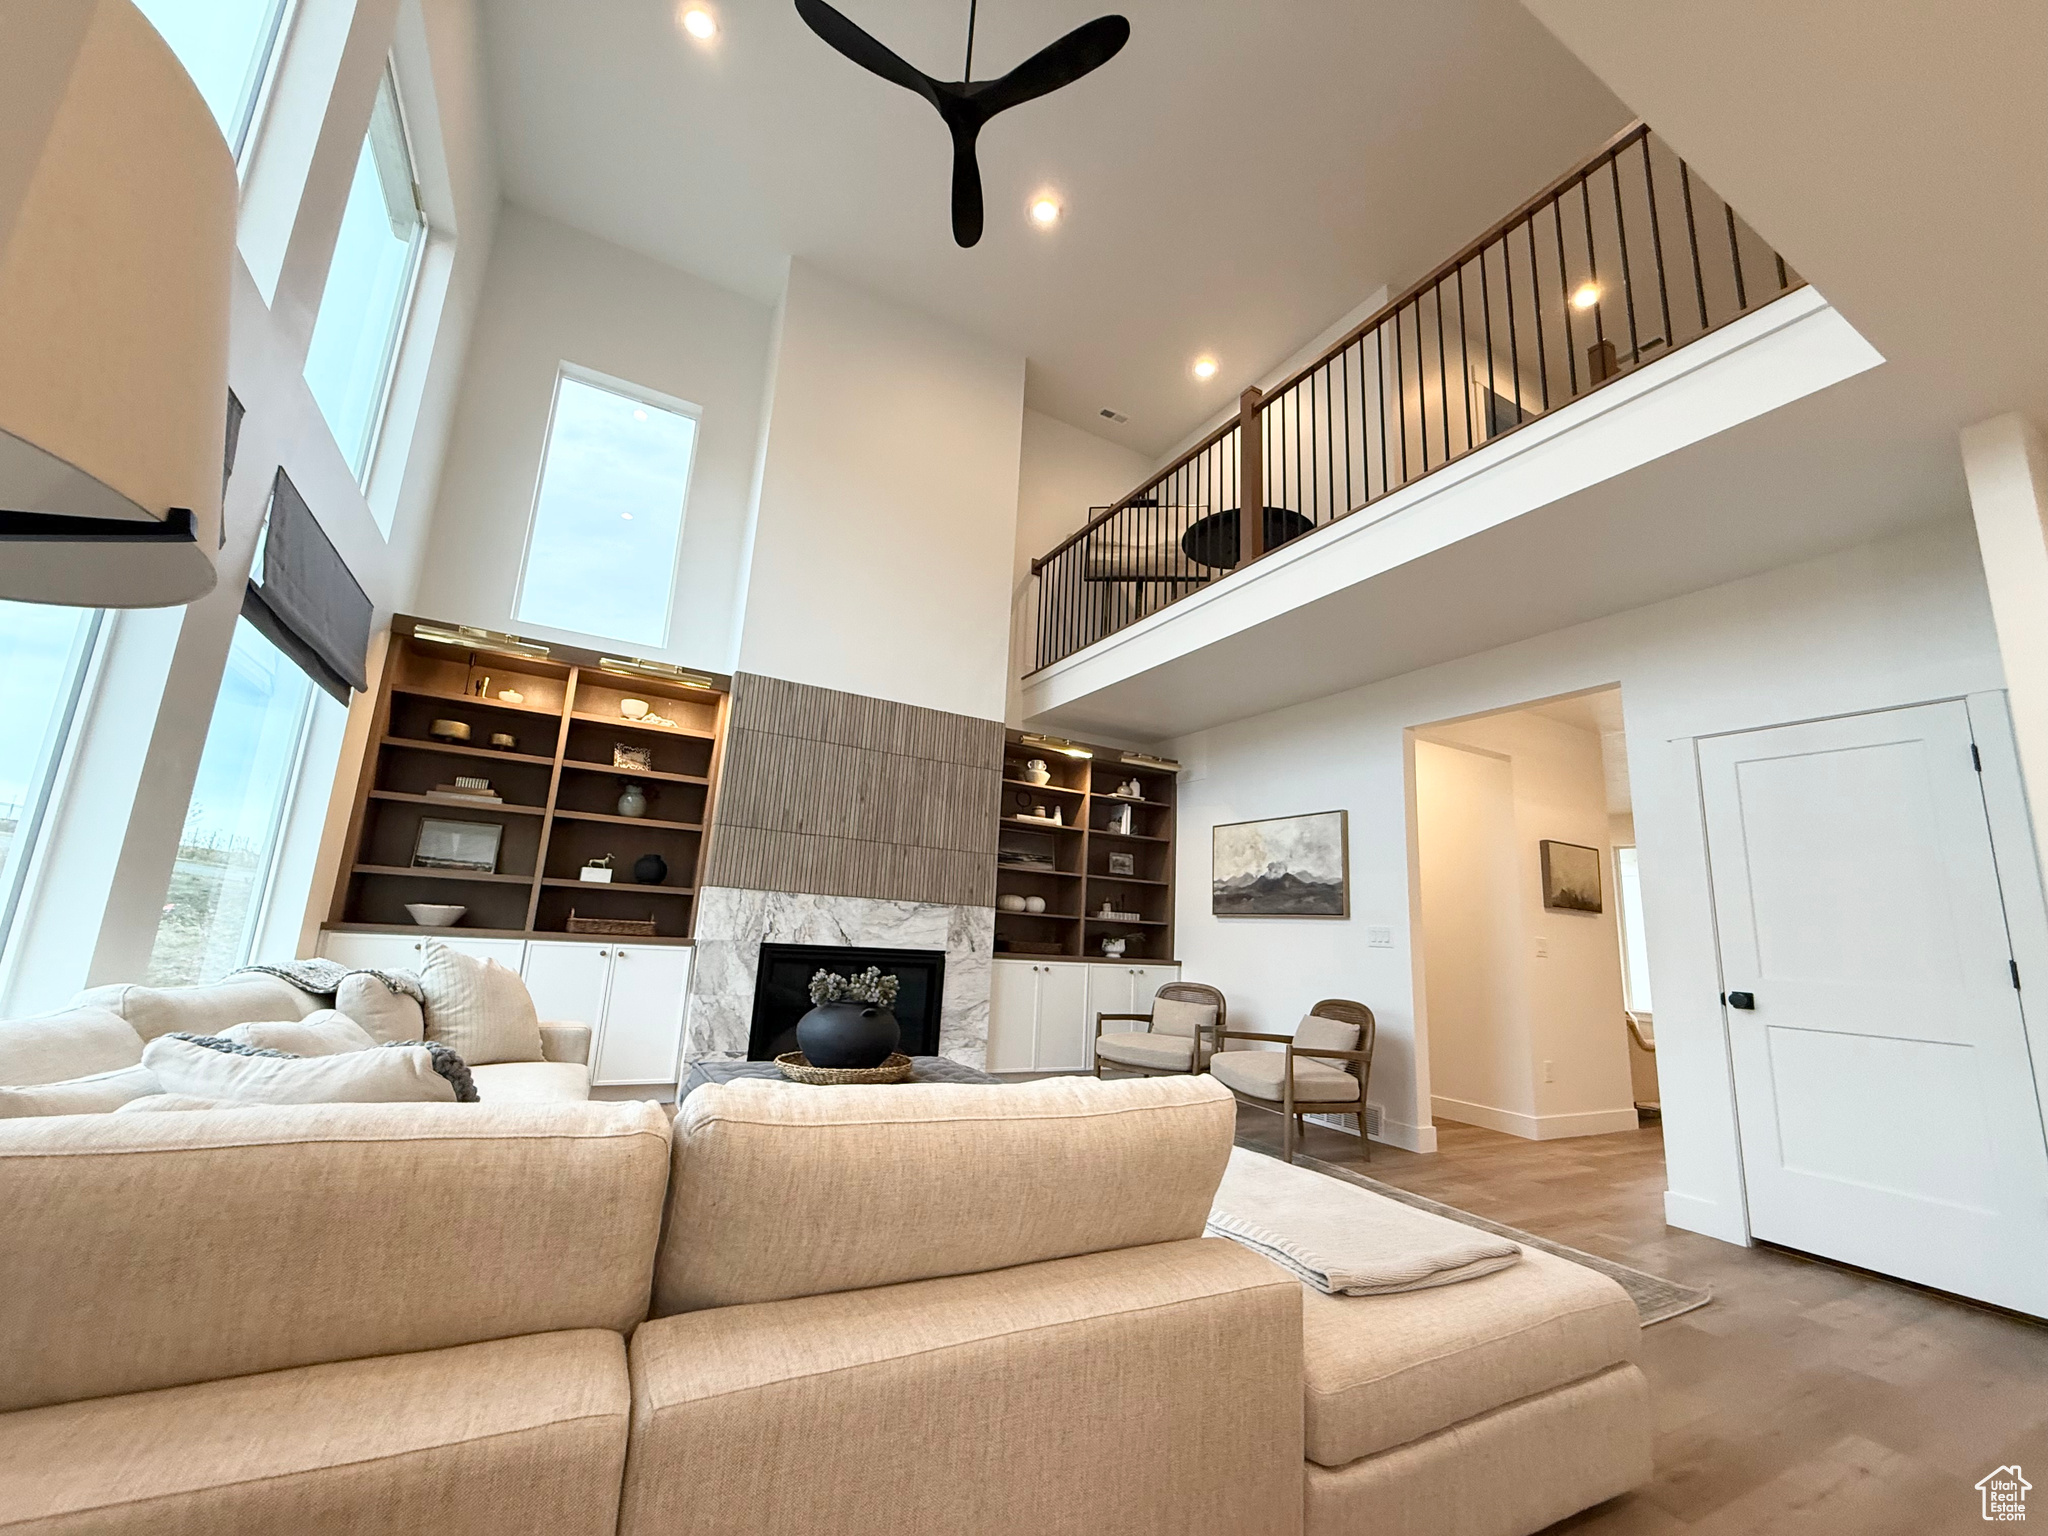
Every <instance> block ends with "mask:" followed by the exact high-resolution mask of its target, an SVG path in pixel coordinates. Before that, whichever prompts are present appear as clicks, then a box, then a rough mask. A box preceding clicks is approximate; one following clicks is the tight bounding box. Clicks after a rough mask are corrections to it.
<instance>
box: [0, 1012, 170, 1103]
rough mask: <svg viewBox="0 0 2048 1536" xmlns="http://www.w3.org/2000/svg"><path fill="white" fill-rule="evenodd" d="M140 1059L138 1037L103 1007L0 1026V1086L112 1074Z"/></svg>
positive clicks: (125, 1023)
mask: <svg viewBox="0 0 2048 1536" xmlns="http://www.w3.org/2000/svg"><path fill="white" fill-rule="evenodd" d="M141 1060H142V1037H141V1036H140V1035H138V1034H136V1033H135V1031H134V1030H132V1029H130V1028H129V1027H128V1024H127V1021H126V1020H124V1019H123V1018H122V1017H121V1016H120V1015H119V1014H117V1013H112V1012H110V1011H108V1010H107V1009H105V1008H66V1009H65V1010H64V1011H63V1012H61V1013H45V1014H41V1015H39V1016H37V1017H36V1018H33V1019H10V1020H7V1021H6V1022H4V1023H0V1083H4V1084H8V1085H10V1086H19V1087H26V1086H28V1085H30V1084H32V1083H61V1082H63V1081H64V1080H65V1079H67V1078H73V1077H93V1076H96V1075H98V1074H99V1073H101V1072H118V1071H119V1070H120V1069H121V1068H123V1067H132V1066H134V1065H135V1064H136V1063H137V1062H139V1061H141Z"/></svg>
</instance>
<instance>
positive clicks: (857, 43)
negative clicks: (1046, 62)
mask: <svg viewBox="0 0 2048 1536" xmlns="http://www.w3.org/2000/svg"><path fill="white" fill-rule="evenodd" d="M796 13H797V15H799V16H801V17H803V19H804V24H805V25H806V26H808V27H809V28H810V29H811V30H812V31H813V32H815V33H817V34H818V36H819V37H821V38H823V39H824V40H825V41H826V42H827V43H828V44H830V45H831V46H832V47H833V48H836V49H837V50H838V51H839V52H841V53H843V54H844V55H846V57H847V58H849V59H851V60H853V62H854V63H856V64H858V65H859V66H860V67H861V68H862V69H865V70H869V71H871V72H872V73H874V74H877V75H880V76H881V77H882V78H883V79H884V80H887V81H889V82H891V83H892V84H895V85H900V86H902V87H903V88H904V89H905V90H909V91H915V92H917V94H918V95H920V96H922V97H923V98H924V99H925V100H926V101H928V102H930V103H931V104H932V105H933V106H935V107H936V106H938V105H939V91H938V83H937V82H936V81H934V80H933V79H932V77H931V76H930V75H928V74H926V73H925V72H924V71H923V70H921V69H919V68H918V67H917V66H916V65H914V64H911V63H909V62H908V61H906V60H904V59H902V58H899V57H898V56H897V55H896V54H895V53H894V52H893V51H891V50H890V49H889V48H886V47H884V46H883V45H882V44H881V43H878V42H876V41H875V40H874V39H873V38H872V37H870V36H868V34H867V33H865V32H863V31H862V30H861V29H860V28H859V27H857V26H855V25H854V24H853V23H852V22H851V21H848V20H847V19H846V18H845V17H844V16H842V15H840V14H839V12H837V11H835V10H833V9H832V7H831V6H829V5H827V4H826V3H825V0H796ZM1055 46H1057V45H1055Z"/></svg>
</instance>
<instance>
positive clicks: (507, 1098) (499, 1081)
mask: <svg viewBox="0 0 2048 1536" xmlns="http://www.w3.org/2000/svg"><path fill="white" fill-rule="evenodd" d="M469 1075H470V1076H471V1077H473V1078H475V1079H476V1096H477V1097H478V1098H479V1099H481V1100H482V1101H483V1102H484V1103H486V1104H574V1103H579V1102H581V1101H582V1100H584V1099H587V1098H589V1097H590V1068H588V1067H586V1066H584V1065H583V1063H581V1062H580V1061H498V1062H493V1063H491V1064H490V1065H489V1066H483V1067H471V1068H470V1069H469Z"/></svg>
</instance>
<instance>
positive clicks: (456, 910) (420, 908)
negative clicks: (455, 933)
mask: <svg viewBox="0 0 2048 1536" xmlns="http://www.w3.org/2000/svg"><path fill="white" fill-rule="evenodd" d="M405 910H406V911H408V912H410V913H411V914H412V920H413V921H414V922H416V923H418V924H419V925H420V926H421V927H422V928H453V927H454V926H455V925H456V924H457V923H459V922H461V921H462V914H463V913H465V912H467V911H468V910H469V908H467V907H445V906H441V905H440V904H438V903H436V902H431V901H408V902H407V903H406V904H405Z"/></svg>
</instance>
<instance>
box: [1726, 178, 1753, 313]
mask: <svg viewBox="0 0 2048 1536" xmlns="http://www.w3.org/2000/svg"><path fill="white" fill-rule="evenodd" d="M1721 211H1722V212H1723V213H1725V214H1727V215H1728V255H1729V257H1730V258H1731V259H1732V260H1733V261H1734V263H1735V312H1736V313H1737V314H1738V315H1739V314H1741V313H1742V312H1743V311H1744V310H1746V309H1748V308H1749V289H1748V287H1747V285H1745V284H1744V283H1743V281H1742V242H1741V240H1740V239H1738V238H1737V237H1736V234H1735V209H1734V208H1733V206H1731V205H1730V203H1729V202H1728V199H1727V198H1725V197H1724V198H1722V199H1721Z"/></svg>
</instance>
